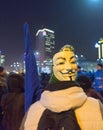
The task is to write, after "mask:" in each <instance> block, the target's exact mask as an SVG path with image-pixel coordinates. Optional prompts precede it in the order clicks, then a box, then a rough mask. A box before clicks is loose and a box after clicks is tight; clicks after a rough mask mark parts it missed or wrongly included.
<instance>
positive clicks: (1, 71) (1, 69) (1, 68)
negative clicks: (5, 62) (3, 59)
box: [0, 66, 4, 74]
mask: <svg viewBox="0 0 103 130" xmlns="http://www.w3.org/2000/svg"><path fill="white" fill-rule="evenodd" d="M3 71H4V67H3V66H0V74H1V73H3Z"/></svg>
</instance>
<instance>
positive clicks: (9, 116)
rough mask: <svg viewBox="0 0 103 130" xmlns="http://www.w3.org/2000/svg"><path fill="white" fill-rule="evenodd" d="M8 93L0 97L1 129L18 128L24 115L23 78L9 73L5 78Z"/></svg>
mask: <svg viewBox="0 0 103 130" xmlns="http://www.w3.org/2000/svg"><path fill="white" fill-rule="evenodd" d="M7 85H8V93H6V94H4V95H3V96H2V99H1V107H2V110H3V119H2V126H3V130H19V127H20V124H21V121H22V118H23V116H24V78H23V77H22V76H21V75H19V74H11V75H9V76H8V78H7Z"/></svg>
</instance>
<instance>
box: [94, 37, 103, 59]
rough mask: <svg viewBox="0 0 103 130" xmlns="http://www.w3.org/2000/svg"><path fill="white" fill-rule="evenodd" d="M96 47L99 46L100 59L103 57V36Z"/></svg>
mask: <svg viewBox="0 0 103 130" xmlns="http://www.w3.org/2000/svg"><path fill="white" fill-rule="evenodd" d="M95 47H96V48H98V59H102V58H103V38H101V39H100V40H99V41H98V42H97V43H96V44H95Z"/></svg>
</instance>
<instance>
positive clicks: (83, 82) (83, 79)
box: [76, 75, 92, 90]
mask: <svg viewBox="0 0 103 130" xmlns="http://www.w3.org/2000/svg"><path fill="white" fill-rule="evenodd" d="M76 81H77V82H78V83H79V84H80V87H82V88H83V90H86V89H89V88H91V85H92V82H91V80H90V79H89V78H88V77H87V76H86V75H80V76H78V77H77V78H76Z"/></svg>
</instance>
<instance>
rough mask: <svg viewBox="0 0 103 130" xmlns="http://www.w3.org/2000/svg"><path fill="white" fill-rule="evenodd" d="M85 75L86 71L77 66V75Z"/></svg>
mask: <svg viewBox="0 0 103 130" xmlns="http://www.w3.org/2000/svg"><path fill="white" fill-rule="evenodd" d="M80 75H86V72H85V71H83V70H82V69H81V66H79V65H78V66H77V76H80Z"/></svg>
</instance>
